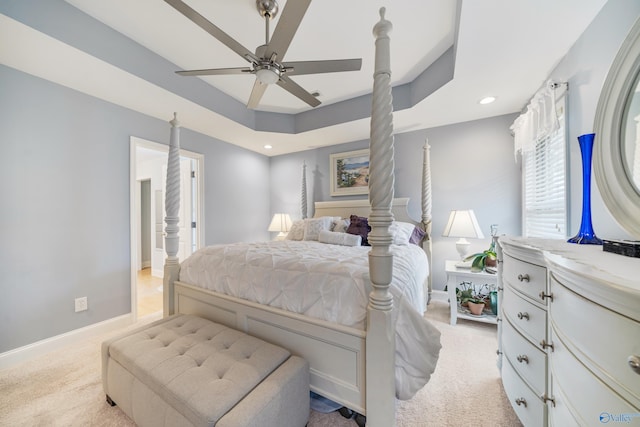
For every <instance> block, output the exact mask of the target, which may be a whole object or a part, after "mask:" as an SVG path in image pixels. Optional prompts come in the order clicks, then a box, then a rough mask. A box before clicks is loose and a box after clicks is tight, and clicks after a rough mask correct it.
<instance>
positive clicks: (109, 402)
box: [107, 394, 116, 406]
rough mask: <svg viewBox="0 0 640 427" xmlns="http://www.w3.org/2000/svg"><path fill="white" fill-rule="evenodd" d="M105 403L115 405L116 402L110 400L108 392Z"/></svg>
mask: <svg viewBox="0 0 640 427" xmlns="http://www.w3.org/2000/svg"><path fill="white" fill-rule="evenodd" d="M107 403H108V404H109V406H116V402H114V401H113V400H111V398H110V397H109V395H108V394H107Z"/></svg>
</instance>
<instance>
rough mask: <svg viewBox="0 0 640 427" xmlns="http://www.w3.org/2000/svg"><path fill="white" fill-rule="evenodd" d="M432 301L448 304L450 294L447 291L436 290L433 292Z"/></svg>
mask: <svg viewBox="0 0 640 427" xmlns="http://www.w3.org/2000/svg"><path fill="white" fill-rule="evenodd" d="M431 299H432V300H434V301H444V302H448V301H449V294H448V293H447V291H441V290H437V289H434V290H432V291H431Z"/></svg>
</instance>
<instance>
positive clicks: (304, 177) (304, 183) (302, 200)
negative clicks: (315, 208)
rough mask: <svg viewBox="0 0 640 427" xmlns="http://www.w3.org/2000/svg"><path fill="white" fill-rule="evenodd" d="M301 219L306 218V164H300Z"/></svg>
mask: <svg viewBox="0 0 640 427" xmlns="http://www.w3.org/2000/svg"><path fill="white" fill-rule="evenodd" d="M300 206H301V211H302V219H305V218H306V217H307V213H308V210H307V162H302V195H301V202H300Z"/></svg>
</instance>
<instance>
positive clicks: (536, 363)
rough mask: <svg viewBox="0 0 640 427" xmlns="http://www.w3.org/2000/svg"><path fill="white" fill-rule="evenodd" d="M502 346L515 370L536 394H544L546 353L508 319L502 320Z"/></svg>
mask: <svg viewBox="0 0 640 427" xmlns="http://www.w3.org/2000/svg"><path fill="white" fill-rule="evenodd" d="M502 324H503V325H502V328H503V329H502V348H503V351H504V354H505V355H506V357H507V358H508V359H509V362H511V365H513V368H514V369H515V370H516V372H517V373H518V374H519V375H520V376H521V377H522V378H524V379H525V380H526V381H527V382H528V383H529V385H530V386H531V388H533V391H534V392H536V394H537V395H539V396H540V395H542V394H544V392H545V391H546V390H545V384H546V378H547V355H546V354H545V353H544V352H543V351H542V350H540V349H538V348H536V347H534V346H533V344H531V343H530V342H529V341H527V340H526V339H525V338H524V337H523V336H522V335H520V334H519V333H518V331H516V329H515V328H514V327H513V325H512V324H511V322H510V321H509V320H505V321H504V322H502Z"/></svg>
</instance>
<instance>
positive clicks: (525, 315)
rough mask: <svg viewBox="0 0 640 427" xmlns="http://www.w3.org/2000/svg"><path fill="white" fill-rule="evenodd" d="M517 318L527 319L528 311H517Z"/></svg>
mask: <svg viewBox="0 0 640 427" xmlns="http://www.w3.org/2000/svg"><path fill="white" fill-rule="evenodd" d="M518 319H520V320H522V319H527V320H529V313H527V312H526V311H525V312H524V313H523V312H519V313H518Z"/></svg>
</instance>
